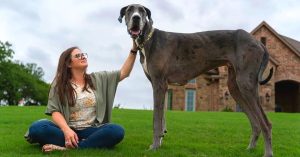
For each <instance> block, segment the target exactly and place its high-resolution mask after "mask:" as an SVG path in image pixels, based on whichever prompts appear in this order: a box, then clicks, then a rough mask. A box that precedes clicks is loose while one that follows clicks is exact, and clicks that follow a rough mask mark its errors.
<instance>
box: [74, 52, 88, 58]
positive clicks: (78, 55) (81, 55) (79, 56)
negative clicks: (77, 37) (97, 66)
mask: <svg viewBox="0 0 300 157" xmlns="http://www.w3.org/2000/svg"><path fill="white" fill-rule="evenodd" d="M73 57H74V58H77V59H84V58H88V54H87V53H77V54H76V55H74V56H73Z"/></svg>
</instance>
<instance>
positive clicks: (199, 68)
mask: <svg viewBox="0 0 300 157" xmlns="http://www.w3.org/2000/svg"><path fill="white" fill-rule="evenodd" d="M124 16H125V22H126V26H127V31H128V33H129V34H130V36H131V37H132V38H133V39H134V40H135V42H136V44H137V45H138V47H139V52H140V62H141V64H142V66H143V69H144V72H145V74H146V76H147V78H148V79H149V80H150V82H151V84H152V88H153V96H154V111H153V129H154V130H153V143H152V145H151V146H150V148H151V149H157V148H159V147H160V145H161V143H162V138H163V136H164V134H165V133H166V128H165V120H164V118H165V117H164V97H165V93H166V91H167V86H168V84H178V85H184V84H186V83H187V82H188V80H191V79H193V78H195V77H196V76H199V75H200V74H202V73H204V72H207V71H208V70H211V69H214V68H217V67H219V66H224V65H225V66H227V67H228V88H229V91H230V93H231V95H232V97H233V98H234V100H235V101H236V102H237V103H238V104H240V105H241V107H242V109H243V111H244V112H245V113H246V115H247V117H248V118H249V121H250V123H251V127H252V136H251V139H250V144H249V146H248V148H249V149H251V148H254V147H255V146H256V143H257V139H258V137H259V134H260V132H261V131H262V133H263V137H264V142H265V154H264V156H265V157H271V156H273V152H272V135H271V128H272V125H271V123H270V122H269V120H268V119H267V116H266V114H265V113H264V111H263V109H262V107H261V105H260V101H259V95H258V85H259V84H265V83H266V82H268V81H269V80H270V79H271V77H272V74H273V69H271V70H270V72H269V75H268V76H267V78H266V79H265V80H263V79H262V74H263V72H264V70H265V69H266V66H267V64H268V60H269V54H268V52H267V50H266V48H265V47H264V45H262V44H261V42H259V41H257V40H255V39H254V38H253V37H252V36H251V35H250V34H249V33H247V32H246V31H244V30H240V29H239V30H218V31H207V32H198V33H173V32H166V31H162V30H159V29H155V28H153V27H152V24H153V21H152V19H151V11H150V10H149V9H148V8H146V7H144V6H142V5H139V4H132V5H128V6H125V7H123V8H122V9H121V10H120V17H119V21H120V22H122V18H123V17H124ZM147 17H148V19H147Z"/></svg>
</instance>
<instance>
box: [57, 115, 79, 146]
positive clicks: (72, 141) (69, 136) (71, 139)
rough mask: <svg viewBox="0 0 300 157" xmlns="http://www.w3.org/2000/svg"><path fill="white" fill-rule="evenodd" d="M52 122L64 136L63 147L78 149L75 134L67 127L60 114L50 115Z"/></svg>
mask: <svg viewBox="0 0 300 157" xmlns="http://www.w3.org/2000/svg"><path fill="white" fill-rule="evenodd" d="M52 120H53V122H54V123H55V124H56V125H57V126H58V127H59V128H60V129H61V130H62V131H63V133H64V135H65V146H66V147H67V148H75V147H78V145H77V143H78V142H79V140H78V136H77V134H76V133H75V132H74V131H73V130H72V129H71V128H70V127H69V126H68V124H67V122H66V120H65V118H64V117H63V115H62V114H61V113H60V112H53V113H52Z"/></svg>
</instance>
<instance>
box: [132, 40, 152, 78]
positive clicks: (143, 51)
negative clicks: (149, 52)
mask: <svg viewBox="0 0 300 157" xmlns="http://www.w3.org/2000/svg"><path fill="white" fill-rule="evenodd" d="M134 41H135V44H136V45H139V44H138V42H137V39H136V40H134ZM141 51H142V53H143V55H144V60H143V63H142V66H143V69H144V71H145V73H146V74H147V75H149V72H148V67H147V59H146V52H145V49H144V48H142V49H141Z"/></svg>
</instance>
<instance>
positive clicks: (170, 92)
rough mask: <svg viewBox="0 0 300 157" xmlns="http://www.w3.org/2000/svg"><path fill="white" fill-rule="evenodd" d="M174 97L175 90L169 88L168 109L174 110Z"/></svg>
mask: <svg viewBox="0 0 300 157" xmlns="http://www.w3.org/2000/svg"><path fill="white" fill-rule="evenodd" d="M172 99H173V90H172V89H169V90H168V100H167V103H168V110H172Z"/></svg>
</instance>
